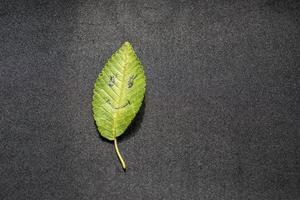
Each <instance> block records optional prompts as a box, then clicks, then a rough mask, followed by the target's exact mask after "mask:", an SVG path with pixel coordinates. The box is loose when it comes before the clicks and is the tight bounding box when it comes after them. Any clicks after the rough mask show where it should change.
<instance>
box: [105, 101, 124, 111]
mask: <svg viewBox="0 0 300 200" xmlns="http://www.w3.org/2000/svg"><path fill="white" fill-rule="evenodd" d="M106 102H107V103H108V104H109V105H110V106H111V107H112V108H113V109H121V108H125V107H126V106H128V105H130V101H129V100H127V102H126V103H125V104H124V105H122V106H119V107H114V106H113V105H112V103H111V102H110V100H109V99H108V100H107V101H106Z"/></svg>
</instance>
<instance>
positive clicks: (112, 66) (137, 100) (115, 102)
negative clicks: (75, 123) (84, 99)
mask: <svg viewBox="0 0 300 200" xmlns="http://www.w3.org/2000/svg"><path fill="white" fill-rule="evenodd" d="M145 86H146V81H145V75H144V70H143V66H142V65H141V62H140V61H139V59H138V57H137V56H136V54H135V52H134V50H133V48H132V46H131V45H130V43H129V42H125V43H124V44H123V45H122V46H121V47H120V49H118V50H117V51H116V52H115V53H114V54H113V55H112V56H111V58H110V59H109V60H108V61H107V63H106V64H105V66H104V68H103V69H102V72H101V74H100V75H99V76H98V78H97V80H96V82H95V85H94V95H93V102H92V108H93V115H94V119H95V121H96V124H97V127H98V130H99V132H100V134H101V135H102V136H103V137H104V138H106V139H108V140H110V141H114V145H115V150H116V153H117V155H118V158H119V160H120V162H121V164H122V167H123V169H124V170H125V169H126V164H125V162H124V160H123V158H122V156H121V154H120V152H119V149H118V144H117V137H118V136H120V135H122V134H123V133H124V132H125V130H126V129H127V127H128V126H129V124H130V123H131V121H132V120H133V119H134V117H135V115H136V114H137V112H138V111H139V109H140V107H141V104H142V101H143V98H144V94H145Z"/></svg>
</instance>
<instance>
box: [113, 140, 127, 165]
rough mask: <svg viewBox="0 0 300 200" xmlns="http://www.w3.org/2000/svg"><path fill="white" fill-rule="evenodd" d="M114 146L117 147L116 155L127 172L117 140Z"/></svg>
mask: <svg viewBox="0 0 300 200" xmlns="http://www.w3.org/2000/svg"><path fill="white" fill-rule="evenodd" d="M114 145H115V150H116V153H117V155H118V158H119V160H120V162H121V164H122V167H123V169H124V170H126V164H125V161H124V160H123V158H122V155H121V154H120V151H119V148H118V143H117V138H115V139H114Z"/></svg>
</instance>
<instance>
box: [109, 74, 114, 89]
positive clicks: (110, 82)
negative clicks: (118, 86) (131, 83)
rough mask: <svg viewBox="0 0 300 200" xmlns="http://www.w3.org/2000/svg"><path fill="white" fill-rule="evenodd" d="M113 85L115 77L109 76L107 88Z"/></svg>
mask: <svg viewBox="0 0 300 200" xmlns="http://www.w3.org/2000/svg"><path fill="white" fill-rule="evenodd" d="M114 84H115V77H114V76H109V82H108V86H109V87H112V86H113V85H114Z"/></svg>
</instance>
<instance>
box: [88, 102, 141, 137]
mask: <svg viewBox="0 0 300 200" xmlns="http://www.w3.org/2000/svg"><path fill="white" fill-rule="evenodd" d="M145 99H146V98H144V100H143V102H142V105H141V108H140V110H139V111H138V113H137V114H136V116H135V118H134V119H133V120H132V122H131V124H130V125H129V126H128V128H127V129H126V131H125V132H124V133H123V134H122V135H120V136H119V137H118V142H123V141H126V140H128V139H130V138H132V137H134V136H135V135H136V133H137V132H138V130H139V129H140V128H141V124H142V122H143V119H144V114H145V108H146V101H145ZM94 125H95V128H96V129H97V124H96V122H95V121H94ZM97 130H98V129H97ZM97 132H98V136H99V138H100V139H101V140H102V141H105V142H109V143H111V142H112V141H110V140H107V139H106V138H104V137H102V136H101V134H100V133H99V131H97Z"/></svg>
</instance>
